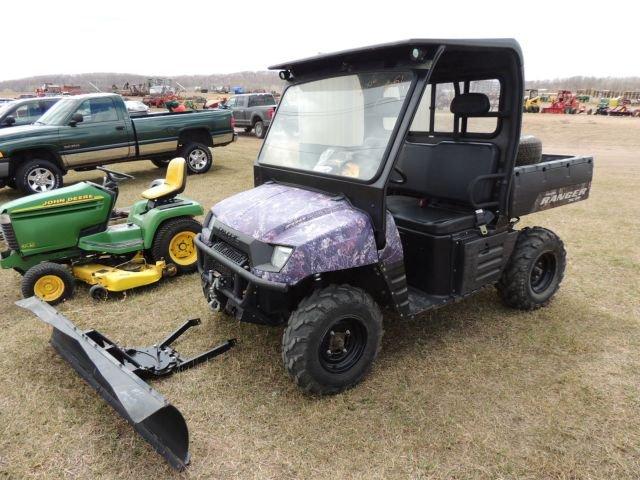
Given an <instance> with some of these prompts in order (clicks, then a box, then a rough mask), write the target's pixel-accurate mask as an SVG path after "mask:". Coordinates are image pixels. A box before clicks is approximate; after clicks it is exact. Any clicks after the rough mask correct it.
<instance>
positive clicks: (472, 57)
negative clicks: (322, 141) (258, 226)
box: [254, 39, 524, 249]
mask: <svg viewBox="0 0 640 480" xmlns="http://www.w3.org/2000/svg"><path fill="white" fill-rule="evenodd" d="M269 68H270V69H271V70H280V78H282V79H283V80H285V81H287V86H286V88H285V92H286V89H288V88H290V87H291V86H293V85H297V84H300V83H306V82H309V81H313V80H319V79H322V78H327V77H332V76H336V75H340V74H352V73H362V72H367V71H383V70H398V71H412V72H413V73H414V79H413V81H412V82H411V86H410V88H409V91H408V92H407V98H406V100H405V102H404V105H403V106H402V109H401V111H400V113H399V119H400V121H398V122H396V126H395V128H394V130H393V132H392V134H391V137H390V141H389V144H388V146H387V149H386V151H385V153H384V155H383V157H382V161H381V168H380V169H379V171H378V173H377V174H376V176H374V177H373V178H372V179H371V180H369V181H367V182H364V181H362V180H358V179H353V178H345V177H338V176H334V175H328V174H324V173H320V172H310V171H302V170H297V169H291V168H287V167H282V166H272V165H264V164H259V163H258V161H257V159H256V162H255V164H254V183H255V185H256V186H259V185H261V184H263V183H266V182H270V181H273V182H278V183H282V184H287V185H292V186H301V187H304V188H307V189H312V190H318V191H322V192H326V193H329V194H333V195H339V196H344V197H346V198H347V199H348V200H349V201H350V202H351V203H352V204H353V206H354V207H356V208H358V209H360V210H362V211H364V212H366V213H367V214H368V215H369V217H370V218H371V222H372V225H373V229H374V234H375V240H376V244H377V247H378V249H381V248H383V247H384V246H385V236H386V235H385V232H386V205H385V197H386V193H387V188H388V186H389V179H390V176H391V174H392V170H393V168H394V165H395V164H396V162H397V160H398V157H399V153H400V151H401V150H402V148H403V145H404V143H405V141H407V136H408V133H409V128H410V126H411V123H412V121H413V117H414V115H415V113H416V111H417V109H418V106H419V105H420V101H421V98H422V94H423V92H424V91H425V89H426V86H427V84H431V85H435V84H438V83H445V82H451V83H453V84H454V87H455V89H456V91H455V93H456V95H458V94H459V93H460V86H459V82H462V84H463V88H464V91H468V88H469V82H470V81H472V80H481V79H498V80H499V81H500V84H501V92H502V93H501V98H500V105H499V109H498V112H490V113H488V114H485V115H483V116H494V117H497V118H498V127H497V129H496V131H495V132H494V134H493V135H492V136H491V140H490V141H491V143H494V144H495V145H496V146H497V147H498V149H499V150H500V161H499V167H498V171H497V172H495V174H492V175H490V176H489V175H488V176H485V177H491V178H483V179H480V180H479V181H484V180H494V181H495V182H496V183H495V188H494V200H493V201H492V202H489V203H488V204H486V205H479V206H478V207H479V208H492V209H493V210H494V211H495V213H496V214H497V222H498V224H505V223H507V222H508V221H509V216H508V212H507V205H508V199H509V194H510V189H511V183H512V179H511V177H512V175H511V173H512V172H513V168H514V162H515V157H516V153H517V148H518V140H519V138H520V124H521V120H522V108H521V105H520V104H521V99H522V95H523V91H524V90H523V89H524V75H523V62H522V52H521V49H520V46H519V44H518V43H517V42H516V41H515V40H513V39H488V40H407V41H403V42H395V43H388V44H383V45H376V46H371V47H365V48H360V49H354V50H346V51H343V52H338V53H334V54H327V55H318V56H315V57H310V58H306V59H302V60H297V61H293V62H287V63H282V64H278V65H274V66H271V67H269ZM431 94H432V102H431V106H433V96H434V95H435V89H434V88H432V89H431ZM276 115H277V111H276ZM434 115H435V112H434V110H433V109H431V111H430V119H431V122H430V125H431V131H430V132H425V133H427V134H428V135H430V136H431V137H434V136H438V134H436V133H435V132H433V119H434ZM454 124H455V125H456V128H455V130H456V132H455V133H456V135H455V137H454V139H455V141H467V140H469V138H472V137H470V136H469V137H467V136H464V137H460V136H459V135H457V134H459V133H460V132H459V131H458V125H460V129H461V130H462V131H463V132H464V131H466V118H462V119H460V120H459V119H458V118H455V119H454ZM473 138H475V139H476V140H477V139H478V138H480V139H483V138H484V139H486V138H487V136H486V135H485V136H484V137H483V136H482V135H478V136H476V137H473ZM258 158H259V155H258Z"/></svg>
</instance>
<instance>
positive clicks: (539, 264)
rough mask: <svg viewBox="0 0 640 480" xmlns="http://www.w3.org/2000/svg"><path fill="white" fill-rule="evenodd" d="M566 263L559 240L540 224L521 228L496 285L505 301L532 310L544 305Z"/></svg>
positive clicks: (562, 246) (558, 282)
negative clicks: (539, 225)
mask: <svg viewBox="0 0 640 480" xmlns="http://www.w3.org/2000/svg"><path fill="white" fill-rule="evenodd" d="M566 263H567V252H566V251H565V249H564V244H563V243H562V240H560V238H559V237H558V236H557V235H556V234H555V233H553V232H552V231H551V230H547V229H546V228H542V227H532V228H528V227H527V228H525V229H523V230H521V231H520V233H519V234H518V240H517V242H516V245H515V247H514V249H513V253H512V254H511V258H510V259H509V262H508V263H507V266H506V267H505V270H504V272H503V273H502V277H501V278H500V280H499V282H498V284H497V285H496V288H497V289H498V293H499V295H500V297H501V298H502V301H503V303H504V304H505V305H507V306H509V307H512V308H517V309H519V310H535V309H536V308H540V307H543V306H545V305H547V304H548V303H549V302H550V301H551V298H552V297H553V296H554V295H555V293H556V292H557V291H558V288H560V282H562V278H563V277H564V269H565V266H566Z"/></svg>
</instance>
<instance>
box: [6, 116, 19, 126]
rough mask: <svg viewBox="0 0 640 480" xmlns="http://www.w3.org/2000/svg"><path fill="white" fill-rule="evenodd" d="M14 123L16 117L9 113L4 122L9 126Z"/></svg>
mask: <svg viewBox="0 0 640 480" xmlns="http://www.w3.org/2000/svg"><path fill="white" fill-rule="evenodd" d="M14 123H16V118H15V117H13V116H11V115H9V116H8V117H7V118H5V119H4V124H5V125H8V126H9V127H10V126H11V125H13V124H14Z"/></svg>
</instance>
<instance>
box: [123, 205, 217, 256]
mask: <svg viewBox="0 0 640 480" xmlns="http://www.w3.org/2000/svg"><path fill="white" fill-rule="evenodd" d="M147 205H148V202H147V201H146V200H141V201H139V202H136V203H135V204H134V205H133V207H132V208H131V212H130V213H129V217H128V219H127V220H128V221H129V222H131V223H134V224H136V225H138V226H139V227H140V228H141V229H142V240H143V242H144V248H145V249H147V248H151V245H153V239H154V237H155V236H156V231H157V230H158V227H160V225H161V224H162V222H164V221H165V220H168V219H170V218H176V217H196V216H198V215H202V214H203V213H204V211H203V209H202V205H200V204H199V203H198V202H195V201H193V200H189V199H188V198H184V197H180V196H178V197H176V202H173V203H167V204H164V205H159V206H157V207H155V208H152V209H150V210H147Z"/></svg>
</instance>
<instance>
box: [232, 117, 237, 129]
mask: <svg viewBox="0 0 640 480" xmlns="http://www.w3.org/2000/svg"><path fill="white" fill-rule="evenodd" d="M231 128H236V119H235V118H234V117H233V115H231Z"/></svg>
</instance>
